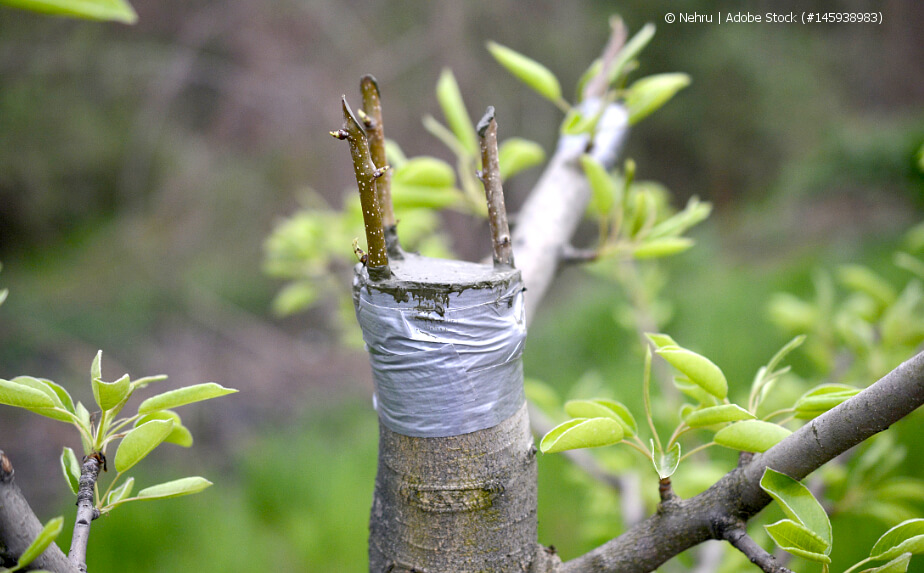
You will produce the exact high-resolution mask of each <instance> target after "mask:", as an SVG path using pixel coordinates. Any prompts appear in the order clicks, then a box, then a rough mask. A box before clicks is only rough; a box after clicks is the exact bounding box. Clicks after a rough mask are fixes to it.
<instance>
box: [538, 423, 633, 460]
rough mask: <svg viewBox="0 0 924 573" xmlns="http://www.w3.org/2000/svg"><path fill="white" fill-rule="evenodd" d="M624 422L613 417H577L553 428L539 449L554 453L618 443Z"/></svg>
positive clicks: (540, 443) (543, 451) (546, 452)
mask: <svg viewBox="0 0 924 573" xmlns="http://www.w3.org/2000/svg"><path fill="white" fill-rule="evenodd" d="M623 435H624V434H623V431H622V424H620V423H619V422H617V421H616V420H614V419H612V418H577V419H575V420H568V421H567V422H564V423H562V424H559V425H558V426H555V427H554V428H552V429H551V430H550V431H549V433H548V434H546V435H545V437H543V438H542V441H540V442H539V449H540V450H542V453H544V454H554V453H556V452H563V451H565V450H575V449H578V448H596V447H599V446H609V445H611V444H615V443H618V442H620V441H621V440H622V438H623Z"/></svg>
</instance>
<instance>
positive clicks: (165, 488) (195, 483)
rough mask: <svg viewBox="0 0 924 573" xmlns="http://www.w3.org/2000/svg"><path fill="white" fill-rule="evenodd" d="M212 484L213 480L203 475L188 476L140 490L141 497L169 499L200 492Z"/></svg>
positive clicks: (139, 495) (139, 496)
mask: <svg viewBox="0 0 924 573" xmlns="http://www.w3.org/2000/svg"><path fill="white" fill-rule="evenodd" d="M210 485H212V482H210V481H209V480H207V479H205V478H203V477H198V476H196V477H188V478H182V479H178V480H173V481H168V482H166V483H162V484H158V485H152V486H151V487H146V488H144V489H143V490H141V491H139V492H138V498H139V499H167V498H171V497H180V496H184V495H190V494H193V493H199V492H200V491H202V490H204V489H205V488H207V487H209V486H210Z"/></svg>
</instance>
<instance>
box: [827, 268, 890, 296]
mask: <svg viewBox="0 0 924 573" xmlns="http://www.w3.org/2000/svg"><path fill="white" fill-rule="evenodd" d="M838 278H839V279H840V281H841V283H843V284H844V286H846V287H847V288H850V289H853V290H856V291H859V292H862V293H865V294H868V295H869V296H871V297H873V298H874V299H875V300H876V301H877V302H878V303H880V304H881V305H883V306H888V305H890V304H892V303H893V302H895V297H896V296H897V295H896V294H895V289H893V288H892V285H890V284H889V283H888V281H886V280H885V279H884V278H882V277H881V276H879V275H877V274H876V273H874V272H873V271H871V270H870V269H868V268H866V267H863V266H860V265H844V266H842V267H841V268H840V269H838Z"/></svg>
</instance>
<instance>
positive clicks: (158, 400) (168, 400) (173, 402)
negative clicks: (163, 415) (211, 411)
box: [138, 382, 237, 414]
mask: <svg viewBox="0 0 924 573" xmlns="http://www.w3.org/2000/svg"><path fill="white" fill-rule="evenodd" d="M235 392H237V390H234V389H233V388H225V387H223V386H221V385H220V384H216V383H215V382H208V383H206V384H195V385H193V386H186V387H184V388H177V389H176V390H171V391H169V392H164V393H163V394H158V395H157V396H152V397H150V398H148V399H147V400H145V401H144V402H142V403H141V405H140V406H138V413H139V414H147V413H149V412H156V411H157V410H168V409H171V408H176V407H179V406H184V405H186V404H191V403H193V402H200V401H202V400H209V399H211V398H218V397H219V396H226V395H228V394H233V393H235Z"/></svg>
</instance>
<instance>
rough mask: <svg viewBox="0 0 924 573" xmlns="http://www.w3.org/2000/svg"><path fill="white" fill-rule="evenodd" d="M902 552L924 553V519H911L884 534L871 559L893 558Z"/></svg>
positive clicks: (873, 550)
mask: <svg viewBox="0 0 924 573" xmlns="http://www.w3.org/2000/svg"><path fill="white" fill-rule="evenodd" d="M902 553H914V554H918V553H924V519H920V518H918V519H909V520H907V521H903V522H902V523H899V524H898V525H896V526H895V527H893V528H892V529H890V530H888V531H886V532H885V533H883V534H882V537H880V538H879V540H878V541H876V544H875V545H873V548H872V550H870V552H869V556H870V559H876V560H884V559H893V558H895V557H897V556H899V555H901V554H902Z"/></svg>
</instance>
